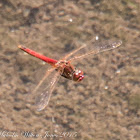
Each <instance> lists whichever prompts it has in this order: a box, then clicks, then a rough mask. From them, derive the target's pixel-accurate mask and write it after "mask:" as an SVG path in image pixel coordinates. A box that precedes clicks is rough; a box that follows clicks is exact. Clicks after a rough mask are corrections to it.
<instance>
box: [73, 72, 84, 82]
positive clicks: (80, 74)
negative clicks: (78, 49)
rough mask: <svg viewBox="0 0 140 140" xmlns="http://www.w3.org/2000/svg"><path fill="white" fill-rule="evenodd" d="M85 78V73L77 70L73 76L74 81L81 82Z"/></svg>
mask: <svg viewBox="0 0 140 140" xmlns="http://www.w3.org/2000/svg"><path fill="white" fill-rule="evenodd" d="M83 78H84V75H83V71H81V70H75V72H74V74H73V81H76V82H80V81H81V80H83Z"/></svg>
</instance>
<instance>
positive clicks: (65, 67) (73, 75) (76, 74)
mask: <svg viewBox="0 0 140 140" xmlns="http://www.w3.org/2000/svg"><path fill="white" fill-rule="evenodd" d="M56 70H57V71H59V72H60V73H61V76H63V77H65V78H67V79H70V80H73V81H76V82H80V81H81V80H82V79H83V78H84V75H83V71H81V70H78V69H75V68H74V67H73V66H72V65H71V64H70V62H69V61H65V60H60V61H59V62H58V63H57V64H56Z"/></svg>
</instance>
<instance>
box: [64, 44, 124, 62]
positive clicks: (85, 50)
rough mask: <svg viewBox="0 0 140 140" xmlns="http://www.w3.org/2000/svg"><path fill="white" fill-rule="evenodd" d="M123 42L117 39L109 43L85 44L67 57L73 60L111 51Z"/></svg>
mask: <svg viewBox="0 0 140 140" xmlns="http://www.w3.org/2000/svg"><path fill="white" fill-rule="evenodd" d="M121 44H122V41H115V42H111V41H110V42H107V43H94V44H93V43H92V42H91V43H89V44H87V45H85V44H84V45H83V46H81V47H80V48H78V49H77V50H74V51H73V52H71V53H70V55H68V57H67V56H66V57H65V58H69V61H73V60H75V59H81V58H84V57H86V56H87V55H95V54H98V53H101V52H104V51H109V50H112V49H115V48H117V47H119V46H120V45H121Z"/></svg>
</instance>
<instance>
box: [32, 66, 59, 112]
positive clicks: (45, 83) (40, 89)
mask: <svg viewBox="0 0 140 140" xmlns="http://www.w3.org/2000/svg"><path fill="white" fill-rule="evenodd" d="M59 77H60V73H59V72H57V71H56V70H55V69H54V68H51V69H49V70H48V71H47V72H46V74H45V76H44V77H43V78H42V80H41V81H40V82H39V84H38V85H37V86H36V88H35V89H34V91H33V93H32V95H33V97H32V98H34V99H35V102H36V103H35V105H36V108H37V110H38V111H41V110H43V109H44V108H45V107H46V106H47V105H48V103H49V100H50V97H51V94H52V92H53V89H54V87H55V84H56V83H57V81H58V79H59Z"/></svg>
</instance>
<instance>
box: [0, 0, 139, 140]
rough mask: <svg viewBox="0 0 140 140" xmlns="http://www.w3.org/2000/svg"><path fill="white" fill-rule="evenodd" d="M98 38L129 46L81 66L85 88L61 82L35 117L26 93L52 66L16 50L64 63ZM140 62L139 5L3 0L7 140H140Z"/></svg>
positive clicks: (1, 89)
mask: <svg viewBox="0 0 140 140" xmlns="http://www.w3.org/2000/svg"><path fill="white" fill-rule="evenodd" d="M97 36H98V37H99V42H100V40H101V42H104V41H110V40H116V41H117V40H122V42H123V43H122V45H121V47H119V48H118V49H115V50H112V51H108V52H105V53H101V54H99V55H96V56H90V57H87V58H86V59H82V60H81V61H78V62H75V63H74V64H75V66H76V67H78V68H79V69H81V70H83V71H84V73H85V78H84V79H83V81H81V82H80V83H76V82H73V81H70V80H67V79H65V78H63V77H61V78H60V79H59V82H58V83H57V85H56V87H55V89H54V91H53V93H52V97H51V100H50V102H49V105H48V107H47V108H46V109H45V110H43V111H40V112H38V111H36V110H35V109H34V101H31V102H30V103H29V102H28V101H27V99H28V94H29V93H30V92H31V91H32V90H33V88H32V87H35V86H36V85H37V83H38V82H39V81H40V80H41V77H43V73H44V72H43V71H46V70H47V68H49V66H48V65H47V64H46V65H44V64H43V63H42V62H41V61H40V60H38V59H36V58H33V57H31V56H29V55H26V54H25V53H23V52H22V51H21V50H19V49H18V47H17V46H18V45H19V44H23V45H25V46H27V47H29V48H30V49H33V50H35V51H37V52H40V53H42V54H44V55H46V56H48V57H51V58H56V59H60V58H62V57H63V56H64V54H66V53H69V52H70V51H72V50H74V49H76V48H78V47H80V45H81V44H82V43H83V44H84V43H85V44H88V43H89V41H91V40H92V39H94V38H96V37H97ZM75 43H76V45H74V44H75ZM139 62H140V1H139V0H118V1H111V0H39V1H37V0H24V1H23V0H18V1H15V0H0V137H1V139H4V138H5V137H6V138H5V139H9V140H11V139H19V140H21V139H27V138H28V139H35V138H36V139H43V138H44V139H55V140H59V139H64V140H68V139H70V140H71V139H76V140H77V139H80V140H139V139H140V63H139ZM8 132H9V133H8ZM4 134H5V135H6V134H7V135H6V136H5V135H4ZM14 134H16V135H17V136H15V137H13V135H14ZM4 136H5V137H4Z"/></svg>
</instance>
